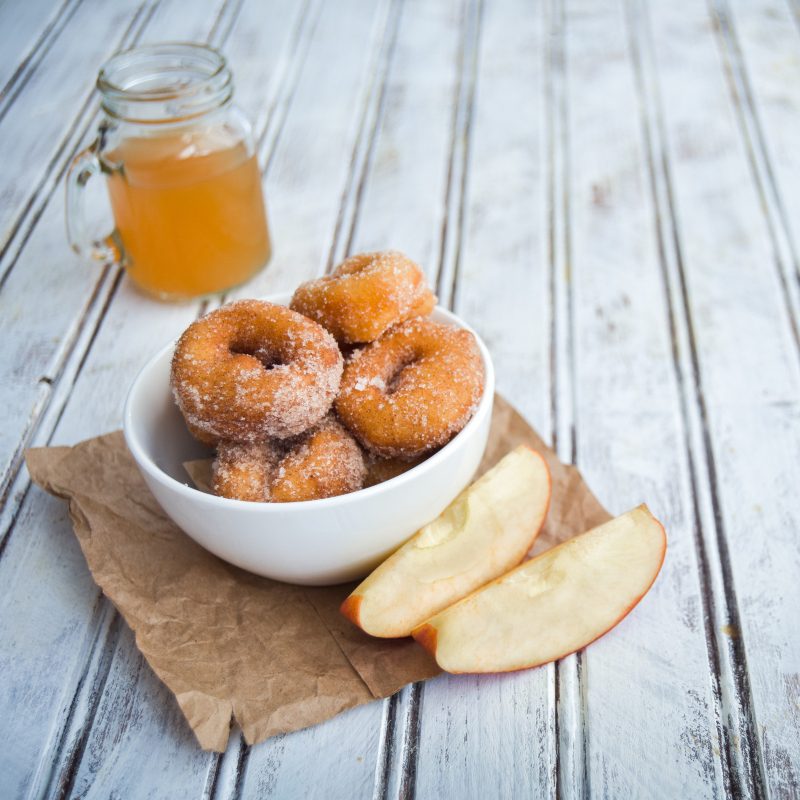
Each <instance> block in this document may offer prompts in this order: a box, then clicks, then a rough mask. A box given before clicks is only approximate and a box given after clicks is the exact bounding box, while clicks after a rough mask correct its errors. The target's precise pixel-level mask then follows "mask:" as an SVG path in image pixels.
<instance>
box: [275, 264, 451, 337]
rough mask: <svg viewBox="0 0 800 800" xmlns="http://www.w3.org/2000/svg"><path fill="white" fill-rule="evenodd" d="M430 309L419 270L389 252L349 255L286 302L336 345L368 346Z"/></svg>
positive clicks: (432, 302)
mask: <svg viewBox="0 0 800 800" xmlns="http://www.w3.org/2000/svg"><path fill="white" fill-rule="evenodd" d="M435 305H436V295H434V294H433V292H432V291H431V290H430V289H429V288H428V284H427V282H426V280H425V274H424V273H423V271H422V270H421V269H420V268H419V267H418V266H417V265H416V264H415V263H414V262H413V261H412V260H411V259H410V258H407V257H406V256H404V255H403V254H402V253H398V252H396V251H393V250H389V251H386V252H380V253H361V254H360V255H356V256H351V257H350V258H348V259H347V260H346V261H343V262H342V263H341V264H339V266H338V267H337V268H336V269H335V270H334V272H333V274H332V275H328V276H326V277H324V278H319V279H317V280H313V281H308V282H306V283H303V284H301V285H300V286H298V288H297V290H296V291H295V293H294V297H292V302H291V308H293V309H294V310H295V311H299V312H300V313H301V314H305V315H306V316H307V317H310V318H311V319H313V320H316V321H317V322H319V324H320V325H322V326H323V327H324V328H327V329H328V330H329V331H330V332H331V333H332V334H333V335H334V336H335V337H336V339H337V341H338V342H339V343H340V344H356V343H364V342H374V341H375V340H376V339H377V338H378V337H379V336H380V335H381V334H382V333H384V332H385V331H387V330H388V329H389V328H391V327H392V326H393V325H397V324H398V323H400V322H404V321H405V320H407V319H411V318H412V317H420V316H426V315H427V314H430V313H431V311H433V309H434V306H435Z"/></svg>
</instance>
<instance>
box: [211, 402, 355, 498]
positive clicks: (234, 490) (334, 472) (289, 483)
mask: <svg viewBox="0 0 800 800" xmlns="http://www.w3.org/2000/svg"><path fill="white" fill-rule="evenodd" d="M365 473H366V467H365V466H364V457H363V455H362V453H361V448H360V447H359V446H358V444H357V443H356V441H355V439H353V437H352V436H351V435H350V434H349V433H348V432H347V431H346V430H345V429H344V428H343V427H342V426H341V425H340V424H339V423H338V422H337V421H336V420H335V419H334V418H333V417H332V416H329V417H328V418H326V419H325V420H323V422H322V423H320V424H319V425H318V426H317V427H316V428H314V429H313V430H312V431H309V432H308V433H306V434H304V435H303V436H301V437H300V438H299V439H298V440H296V441H293V442H291V443H286V442H284V443H280V444H278V443H273V442H269V443H265V444H260V443H255V444H236V443H233V442H221V443H220V445H219V449H218V451H217V457H216V459H215V461H214V466H213V479H214V493H215V494H218V495H221V496H222V497H230V498H233V499H236V500H254V501H260V502H272V503H288V502H296V501H300V500H317V499H320V498H323V497H335V496H336V495H340V494H347V493H348V492H354V491H356V489H360V488H361V486H362V485H363V483H364V476H365Z"/></svg>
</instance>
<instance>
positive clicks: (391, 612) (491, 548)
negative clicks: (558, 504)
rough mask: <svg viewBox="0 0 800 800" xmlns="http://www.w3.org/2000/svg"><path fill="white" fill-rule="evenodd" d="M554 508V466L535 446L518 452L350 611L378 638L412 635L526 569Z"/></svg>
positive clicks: (358, 594)
mask: <svg viewBox="0 0 800 800" xmlns="http://www.w3.org/2000/svg"><path fill="white" fill-rule="evenodd" d="M549 503H550V472H549V470H548V468H547V464H545V461H544V459H543V458H542V457H541V456H540V455H539V454H538V453H537V452H536V451H534V450H532V449H531V448H529V447H527V446H525V445H522V446H520V447H517V448H516V449H514V450H512V451H511V452H510V453H509V454H508V455H507V456H505V457H504V458H503V459H502V460H501V461H499V462H498V463H497V464H496V465H495V466H494V467H493V468H492V469H490V470H489V471H488V472H487V473H486V474H484V475H483V476H482V477H481V478H479V479H478V480H477V481H475V483H473V484H472V485H471V486H470V487H468V488H467V489H465V490H464V491H463V492H462V493H461V494H460V495H459V496H458V497H457V498H456V499H455V500H454V501H453V502H452V503H451V504H450V505H449V506H448V507H447V508H446V509H445V510H444V511H443V512H442V514H441V515H440V516H439V517H437V518H436V519H435V520H434V521H433V522H431V523H430V524H428V525H426V526H425V527H424V528H422V529H421V530H420V531H419V532H418V533H417V534H415V535H414V536H413V537H412V538H411V539H409V541H408V542H406V543H405V544H404V545H403V546H402V547H401V548H400V549H399V550H397V551H396V552H395V553H394V554H393V555H391V556H390V557H389V558H388V559H387V560H386V561H384V562H383V564H381V565H380V566H379V567H378V568H377V569H376V570H375V571H374V572H373V573H372V574H371V575H369V576H368V577H367V578H366V579H365V580H364V581H363V582H362V583H361V584H360V585H359V586H358V587H357V588H356V589H355V591H354V592H353V593H352V594H351V595H350V596H349V597H348V598H347V599H346V600H345V601H344V603H343V604H342V609H341V610H342V613H343V614H344V615H345V616H346V617H347V618H348V619H350V620H352V621H353V622H354V623H355V624H356V625H358V626H359V627H360V628H362V629H363V630H365V631H366V632H367V633H369V634H372V635H373V636H379V637H399V636H408V635H410V633H411V631H412V629H413V628H415V627H416V626H417V625H419V624H420V623H421V622H423V621H424V620H426V619H428V618H429V617H430V616H432V615H433V614H435V613H436V612H437V611H440V610H441V609H443V608H446V607H447V606H449V605H450V604H451V603H454V602H455V601H456V600H458V599H460V598H461V597H464V596H465V595H467V594H469V593H470V592H471V591H473V590H474V589H477V588H478V587H479V586H482V585H483V584H485V583H487V582H488V581H491V580H492V579H493V578H496V577H497V576H498V575H502V574H503V573H504V572H507V571H508V570H509V569H511V567H513V566H515V565H516V564H518V563H519V562H520V561H521V560H522V559H523V558H524V557H525V554H526V553H527V552H528V550H529V549H530V547H531V545H532V544H533V542H534V540H535V539H536V536H537V535H538V533H539V531H540V530H541V527H542V524H543V522H544V519H545V516H546V515H547V508H548V506H549Z"/></svg>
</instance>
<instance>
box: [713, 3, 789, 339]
mask: <svg viewBox="0 0 800 800" xmlns="http://www.w3.org/2000/svg"><path fill="white" fill-rule="evenodd" d="M712 24H713V25H714V30H715V32H716V34H717V36H716V38H717V45H718V47H719V49H720V52H721V55H722V58H723V63H724V64H725V73H726V77H727V78H728V86H729V89H730V93H731V97H732V99H733V101H734V107H735V109H736V115H737V118H738V122H739V127H740V129H741V131H742V135H743V138H744V141H745V145H746V148H747V155H748V161H749V163H750V169H751V171H752V172H753V179H754V182H755V185H756V189H757V191H758V195H759V201H760V203H761V205H762V207H763V209H764V211H765V212H766V221H767V228H768V231H769V235H770V240H771V244H772V248H773V250H774V257H773V258H774V265H775V268H776V269H777V271H778V277H779V280H780V283H781V292H782V295H783V300H784V303H785V305H786V313H787V315H788V317H789V321H790V324H791V326H792V332H793V335H794V339H795V343H796V345H797V347H798V348H800V250H799V249H798V241H799V237H800V222H798V219H800V217H799V216H798V214H800V187H798V178H799V177H800V158H798V156H797V153H796V152H795V149H796V148H795V147H794V144H793V143H795V142H797V141H798V139H797V137H798V135H800V91H799V90H798V86H797V81H796V80H792V79H791V78H790V75H791V71H792V70H794V73H795V75H796V74H797V71H798V68H800V54H798V42H797V32H796V31H795V30H793V28H792V20H791V15H790V11H789V9H788V8H787V7H786V5H785V4H782V3H781V4H778V3H775V2H772V0H763V1H762V2H758V3H746V4H744V3H741V2H739V1H738V0H736V2H734V3H733V8H731V6H730V4H729V3H728V2H727V0H717V2H715V3H713V4H712Z"/></svg>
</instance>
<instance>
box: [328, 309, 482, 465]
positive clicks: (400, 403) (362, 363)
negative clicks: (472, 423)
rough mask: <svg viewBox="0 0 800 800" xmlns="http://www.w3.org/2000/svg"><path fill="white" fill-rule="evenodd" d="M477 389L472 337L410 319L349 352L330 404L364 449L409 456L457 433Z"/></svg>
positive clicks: (476, 356) (479, 361) (478, 360)
mask: <svg viewBox="0 0 800 800" xmlns="http://www.w3.org/2000/svg"><path fill="white" fill-rule="evenodd" d="M483 389H484V369H483V361H482V359H481V355H480V352H479V350H478V346H477V343H476V342H475V337H474V336H473V335H472V334H471V333H470V332H469V331H466V330H463V329H460V328H454V327H452V326H449V325H444V324H441V323H437V322H433V321H431V320H428V319H414V320H410V321H408V322H405V323H402V324H401V325H398V326H397V327H395V328H393V329H392V330H390V331H389V332H388V333H386V334H385V335H384V336H382V337H381V338H380V339H378V341H376V342H373V343H372V344H369V345H367V346H366V347H364V348H362V349H361V350H359V351H357V352H355V353H354V354H353V355H352V356H351V357H350V359H349V360H348V362H347V364H346V365H345V370H344V374H343V375H342V385H341V390H340V392H339V396H338V398H337V399H336V404H335V407H336V411H337V413H338V415H339V417H340V419H341V420H342V422H343V423H344V425H345V426H346V427H347V428H348V430H350V432H351V433H353V435H354V436H355V437H356V438H357V439H358V440H359V441H360V442H361V444H362V445H363V446H364V447H366V448H367V449H368V450H370V451H371V452H373V453H376V454H378V455H380V456H383V457H391V458H402V459H412V458H416V457H418V456H420V455H422V454H423V453H426V452H428V451H430V450H432V449H434V448H436V447H440V446H441V445H443V444H445V443H446V442H447V441H449V440H450V439H451V438H452V437H453V436H454V435H455V434H456V433H458V432H459V431H460V430H461V429H462V428H463V427H464V425H466V424H467V422H468V421H469V419H470V418H471V417H472V416H473V414H474V413H475V411H476V410H477V407H478V404H479V403H480V399H481V397H482V395H483Z"/></svg>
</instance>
